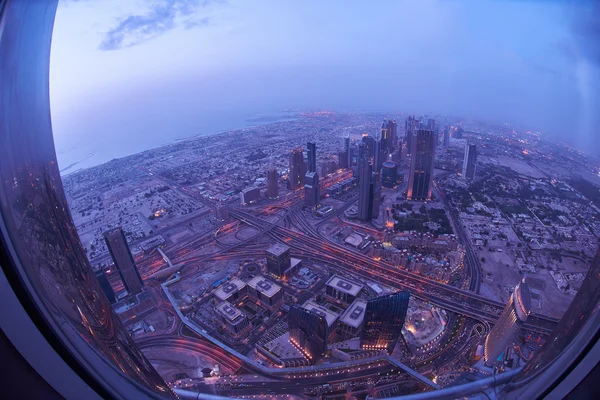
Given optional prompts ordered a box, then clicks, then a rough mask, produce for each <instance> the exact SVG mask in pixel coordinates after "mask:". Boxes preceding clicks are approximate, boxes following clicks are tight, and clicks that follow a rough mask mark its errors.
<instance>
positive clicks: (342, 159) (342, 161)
mask: <svg viewBox="0 0 600 400" xmlns="http://www.w3.org/2000/svg"><path fill="white" fill-rule="evenodd" d="M338 165H339V167H340V168H341V169H347V168H348V153H347V152H345V151H340V152H339V153H338Z"/></svg>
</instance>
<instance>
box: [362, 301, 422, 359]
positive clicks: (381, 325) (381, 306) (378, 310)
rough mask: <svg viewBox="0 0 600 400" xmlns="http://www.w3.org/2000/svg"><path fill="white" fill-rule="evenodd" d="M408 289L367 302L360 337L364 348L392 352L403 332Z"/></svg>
mask: <svg viewBox="0 0 600 400" xmlns="http://www.w3.org/2000/svg"><path fill="white" fill-rule="evenodd" d="M409 297H410V293H409V292H408V291H404V292H398V293H394V294H390V295H387V296H381V297H376V298H374V299H371V300H369V301H368V302H367V308H366V310H365V318H364V321H365V322H364V328H363V331H362V335H361V337H360V346H361V348H362V349H363V350H386V351H387V352H388V353H390V354H391V353H392V351H393V350H394V347H396V343H397V342H398V338H399V337H400V335H401V333H402V327H403V326H404V320H405V319H406V312H407V311H408V300H409Z"/></svg>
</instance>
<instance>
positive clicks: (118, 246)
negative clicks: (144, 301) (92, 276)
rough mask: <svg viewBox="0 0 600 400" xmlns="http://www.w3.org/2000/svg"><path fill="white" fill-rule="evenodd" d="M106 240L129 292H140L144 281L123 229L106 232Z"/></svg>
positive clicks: (132, 293) (131, 293)
mask: <svg viewBox="0 0 600 400" xmlns="http://www.w3.org/2000/svg"><path fill="white" fill-rule="evenodd" d="M104 240H105V241H106V246H107V247H108V251H109V252H110V256H111V257H112V260H113V262H114V264H115V268H116V269H117V271H119V275H120V276H121V280H122V281H123V286H125V289H126V290H127V292H128V293H129V294H130V295H134V294H138V293H140V292H141V291H142V288H143V287H144V282H143V281H142V277H141V276H140V273H139V271H138V269H137V267H136V266H135V261H134V260H133V256H132V255H131V250H129V246H128V245H127V239H125V234H124V233H123V230H122V229H121V228H115V229H112V230H110V231H108V232H105V233H104Z"/></svg>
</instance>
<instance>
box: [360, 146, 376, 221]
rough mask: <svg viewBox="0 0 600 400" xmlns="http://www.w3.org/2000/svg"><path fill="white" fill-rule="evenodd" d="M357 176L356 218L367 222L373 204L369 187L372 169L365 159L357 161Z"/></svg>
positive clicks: (370, 186) (369, 218) (370, 187)
mask: <svg viewBox="0 0 600 400" xmlns="http://www.w3.org/2000/svg"><path fill="white" fill-rule="evenodd" d="M359 151H360V150H359ZM358 174H359V176H358V218H359V219H360V220H361V221H369V220H371V215H372V214H371V213H372V204H373V202H372V197H373V193H372V185H371V179H372V175H373V169H372V167H371V163H370V162H369V159H368V158H367V157H362V158H361V159H360V160H359V168H358Z"/></svg>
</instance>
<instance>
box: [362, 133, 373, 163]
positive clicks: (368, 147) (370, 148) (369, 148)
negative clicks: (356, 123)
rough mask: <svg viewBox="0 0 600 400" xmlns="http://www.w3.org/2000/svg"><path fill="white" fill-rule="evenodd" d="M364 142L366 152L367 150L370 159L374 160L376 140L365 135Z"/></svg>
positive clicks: (363, 136)
mask: <svg viewBox="0 0 600 400" xmlns="http://www.w3.org/2000/svg"><path fill="white" fill-rule="evenodd" d="M362 142H363V143H364V144H365V146H366V150H367V154H368V157H369V159H372V158H373V157H375V138H374V137H373V136H369V135H368V134H366V133H364V134H363V135H362Z"/></svg>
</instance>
